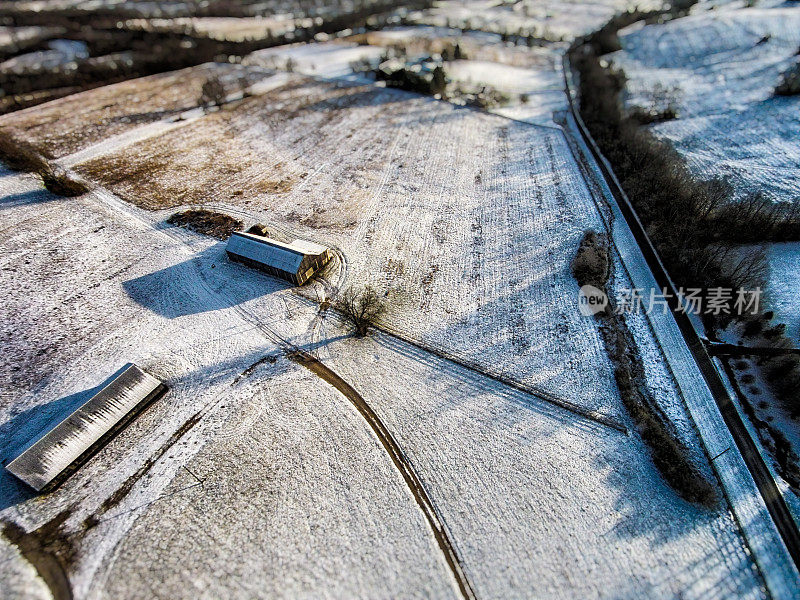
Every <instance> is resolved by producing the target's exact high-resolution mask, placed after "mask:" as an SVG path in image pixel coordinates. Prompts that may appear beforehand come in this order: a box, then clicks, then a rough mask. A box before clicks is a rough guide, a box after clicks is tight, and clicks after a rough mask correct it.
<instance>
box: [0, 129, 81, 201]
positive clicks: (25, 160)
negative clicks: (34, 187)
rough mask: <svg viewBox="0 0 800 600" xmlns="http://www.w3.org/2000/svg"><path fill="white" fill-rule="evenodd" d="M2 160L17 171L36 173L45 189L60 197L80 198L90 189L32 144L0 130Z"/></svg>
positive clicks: (0, 157)
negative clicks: (51, 161) (52, 162)
mask: <svg viewBox="0 0 800 600" xmlns="http://www.w3.org/2000/svg"><path fill="white" fill-rule="evenodd" d="M0 160H2V161H3V162H4V163H6V165H8V166H9V167H11V168H12V169H14V170H17V171H26V172H30V173H36V174H38V175H39V177H41V178H42V183H43V184H44V187H46V188H47V189H48V190H50V191H51V192H53V193H54V194H56V195H58V196H67V197H73V196H80V195H81V194H85V193H86V192H88V191H89V187H88V186H87V185H86V184H85V183H84V182H83V181H81V180H78V179H76V178H75V177H74V176H73V175H71V174H70V173H69V171H67V170H66V169H62V168H61V167H57V166H54V165H52V164H51V163H50V162H48V160H47V159H46V158H44V157H43V156H42V155H41V154H40V153H39V152H38V151H37V150H36V148H34V147H33V146H32V145H31V144H29V143H28V142H26V141H24V140H19V139H15V138H14V137H13V136H11V135H10V134H9V133H8V131H4V130H0Z"/></svg>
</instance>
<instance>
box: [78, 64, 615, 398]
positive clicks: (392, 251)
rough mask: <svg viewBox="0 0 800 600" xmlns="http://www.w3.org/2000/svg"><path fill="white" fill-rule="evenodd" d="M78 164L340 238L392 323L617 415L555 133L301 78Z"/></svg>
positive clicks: (579, 197) (580, 185) (578, 194)
mask: <svg viewBox="0 0 800 600" xmlns="http://www.w3.org/2000/svg"><path fill="white" fill-rule="evenodd" d="M223 156H224V159H223V158H222V157H223ZM77 169H78V170H79V171H80V172H82V173H84V174H86V175H88V176H89V177H96V178H98V179H99V180H100V181H103V182H104V183H106V184H108V185H110V186H111V187H112V189H113V190H114V191H115V192H117V193H118V194H120V195H121V196H122V197H123V198H125V199H127V200H129V201H130V202H133V203H137V204H139V205H141V206H145V207H148V208H159V207H165V206H178V205H181V204H209V203H224V204H227V205H231V206H237V207H239V208H240V209H241V208H247V209H248V210H253V211H257V213H256V214H258V215H260V217H259V218H260V219H262V220H264V221H265V222H266V223H276V224H279V225H283V226H286V227H291V228H294V229H296V231H297V233H298V234H299V235H300V236H301V237H307V238H310V239H315V240H317V241H321V242H323V243H326V244H329V245H334V246H336V247H338V248H340V249H341V250H342V251H343V252H344V254H345V256H346V257H347V271H348V279H349V280H350V281H352V282H357V283H361V284H363V283H372V284H374V285H376V286H377V287H378V288H379V289H381V290H382V291H385V292H386V293H388V294H389V297H390V305H391V310H390V312H389V314H388V315H387V318H386V323H387V325H390V326H392V327H395V328H397V329H399V330H400V331H403V332H404V333H405V334H407V335H409V336H411V337H413V338H415V339H419V340H422V341H424V342H426V343H428V344H432V345H434V346H436V347H438V348H441V349H443V350H445V351H447V352H452V353H454V354H457V355H459V356H462V357H464V358H466V359H468V360H470V361H477V362H479V363H481V364H485V365H491V366H492V367H493V368H494V369H496V370H498V371H501V372H503V373H505V374H506V375H508V376H509V377H512V378H514V379H518V380H520V381H524V382H526V383H529V384H532V385H537V386H541V387H542V388H543V389H546V390H548V391H550V392H552V393H554V394H556V395H558V396H561V397H564V398H567V399H569V400H570V401H573V402H577V403H580V404H581V405H584V406H586V407H589V408H591V409H593V410H598V411H601V412H609V413H615V412H617V411H618V407H617V406H616V402H615V401H614V400H613V398H614V397H615V396H616V392H615V387H614V383H613V377H612V373H611V367H610V364H609V362H608V359H607V358H606V357H605V351H604V350H603V347H602V343H601V342H600V339H599V336H598V334H597V332H596V329H595V327H594V324H593V323H592V322H591V321H590V320H586V319H584V318H583V317H581V316H580V314H579V313H578V312H577V311H576V310H575V302H576V301H577V286H576V284H575V282H574V281H573V278H572V276H571V274H570V272H569V261H570V260H571V256H572V253H573V251H574V248H575V247H576V245H577V242H578V240H579V239H580V236H581V235H582V232H583V230H585V229H586V228H589V227H595V228H596V227H600V226H601V222H600V221H599V217H598V215H597V213H596V210H595V208H594V204H593V202H592V199H591V197H590V195H589V194H588V191H587V189H586V186H585V184H584V182H583V180H582V178H581V176H580V172H579V171H578V170H577V169H576V168H575V166H574V162H573V159H572V155H571V154H570V151H569V148H568V147H567V145H566V143H565V141H564V137H563V135H562V134H561V133H560V132H559V131H556V130H551V129H545V128H537V127H532V126H530V125H525V124H519V123H515V122H511V121H508V120H507V119H503V118H500V117H497V116H494V115H488V114H485V113H482V112H479V111H474V110H469V109H464V108H457V107H454V106H452V105H450V104H447V103H442V102H436V101H434V100H431V99H429V98H424V97H420V96H416V95H413V94H409V93H406V92H401V91H398V90H392V89H381V88H375V87H373V86H353V85H350V84H342V83H333V82H318V81H314V80H311V79H308V78H303V77H300V76H295V77H294V78H292V80H291V81H290V82H289V83H286V84H285V85H283V86H281V87H278V88H276V89H275V90H273V91H272V92H269V93H267V94H265V95H263V96H259V97H258V98H252V99H247V100H245V101H244V102H242V103H241V104H239V105H238V106H236V107H232V108H231V109H230V110H225V111H220V112H218V113H213V114H211V115H208V116H206V117H204V118H202V119H199V120H197V121H194V122H192V123H190V124H188V125H186V126H184V127H181V128H179V129H174V130H172V131H170V132H167V133H165V134H163V135H161V136H158V137H154V138H150V139H148V140H145V141H143V142H140V143H138V144H134V145H131V146H128V147H126V148H123V149H121V150H120V151H118V152H116V153H112V154H110V155H106V156H103V157H99V158H97V159H95V160H93V161H90V162H88V163H84V164H82V165H78V166H77ZM553 356H560V357H563V360H559V361H553ZM567 374H568V375H567Z"/></svg>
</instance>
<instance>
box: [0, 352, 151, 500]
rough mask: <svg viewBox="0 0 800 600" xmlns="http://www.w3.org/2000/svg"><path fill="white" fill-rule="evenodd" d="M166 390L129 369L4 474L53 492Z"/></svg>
mask: <svg viewBox="0 0 800 600" xmlns="http://www.w3.org/2000/svg"><path fill="white" fill-rule="evenodd" d="M166 390H167V386H166V385H164V384H163V383H162V382H161V381H159V380H158V379H156V378H155V377H153V376H152V375H149V374H148V373H145V372H144V371H142V370H141V369H140V368H139V367H137V366H136V365H134V364H128V365H126V366H125V367H124V368H123V370H122V371H121V372H120V374H119V375H117V376H116V377H115V378H114V379H113V380H112V381H111V382H110V383H108V384H107V385H106V386H104V387H103V389H101V390H100V391H99V392H97V394H95V395H94V396H92V397H91V398H90V399H89V400H88V401H86V402H85V403H84V404H83V405H81V406H80V407H79V408H78V409H77V410H76V411H75V412H73V413H72V414H71V415H69V416H68V417H67V418H66V419H64V420H63V421H61V422H60V423H59V424H58V425H56V426H55V427H54V428H53V429H51V430H50V431H48V432H47V433H46V434H44V435H43V436H42V437H41V438H40V439H39V440H38V441H36V442H35V443H34V444H33V445H32V446H30V447H29V448H28V449H27V450H25V452H23V453H22V454H20V455H19V456H18V457H17V458H15V459H14V460H13V461H11V462H10V463H9V464H8V465H6V469H7V470H8V471H9V472H11V473H12V474H14V475H15V476H16V477H18V478H19V479H21V480H22V481H24V482H25V483H27V484H28V485H29V486H31V487H32V488H33V489H35V490H36V491H45V490H50V489H52V488H54V487H56V486H57V485H58V484H60V483H61V482H63V481H64V480H65V479H66V478H67V477H69V476H70V475H71V474H72V473H74V472H75V471H76V470H77V469H78V468H79V467H80V466H81V465H82V464H83V463H85V462H86V461H87V460H89V458H91V457H92V456H93V455H94V454H95V453H96V452H97V451H98V450H100V448H102V447H103V446H104V445H105V444H106V443H107V442H108V441H109V440H110V439H111V438H112V437H113V436H114V435H115V434H116V433H118V432H119V431H120V430H121V429H122V428H123V427H125V425H127V424H128V423H129V422H130V421H131V419H133V418H134V417H135V416H136V415H137V414H138V413H139V412H141V411H142V409H144V408H145V407H146V406H147V405H148V404H150V403H151V402H152V401H153V400H155V399H156V398H158V397H159V396H160V395H161V394H163V393H164V392H165V391H166Z"/></svg>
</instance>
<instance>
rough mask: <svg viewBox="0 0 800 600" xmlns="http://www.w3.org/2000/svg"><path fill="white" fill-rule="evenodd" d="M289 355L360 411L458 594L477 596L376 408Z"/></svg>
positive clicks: (319, 367) (323, 370)
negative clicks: (417, 509) (435, 545)
mask: <svg viewBox="0 0 800 600" xmlns="http://www.w3.org/2000/svg"><path fill="white" fill-rule="evenodd" d="M289 358H290V359H291V360H293V361H295V362H296V363H297V364H299V365H302V366H303V367H305V368H306V369H308V370H309V371H311V372H312V373H314V374H315V375H317V376H318V377H319V378H320V379H322V380H323V381H325V382H327V383H329V384H330V385H332V386H333V387H334V388H336V389H337V390H338V391H339V392H340V393H341V394H342V395H343V396H345V397H346V398H347V399H348V400H350V402H352V403H353V406H355V407H356V409H357V410H358V412H359V413H361V415H362V416H363V417H364V420H365V421H367V423H368V424H369V426H370V427H371V428H372V431H373V432H374V433H375V435H376V436H377V437H378V439H379V440H380V442H381V444H382V445H383V448H384V450H386V453H387V454H388V455H389V456H390V457H391V459H392V462H393V463H394V465H395V467H396V468H397V470H398V471H399V472H400V474H401V475H402V476H403V479H404V480H405V482H406V485H408V489H409V490H410V491H411V493H412V494H413V496H414V499H415V500H416V501H417V504H418V505H419V507H420V509H421V510H422V512H423V514H424V515H425V519H426V520H427V521H428V524H429V525H430V527H431V530H432V531H433V534H434V537H436V542H437V543H438V544H439V548H440V549H441V551H442V553H443V554H444V557H445V560H446V561H447V565H448V566H449V567H450V571H451V572H452V573H453V577H455V580H456V583H457V584H458V589H459V591H460V592H461V596H462V597H463V598H466V599H468V600H469V599H473V598H476V595H475V591H474V590H473V588H472V584H471V583H470V581H469V579H468V578H467V575H466V573H465V571H464V566H463V564H462V560H461V557H460V556H459V553H458V550H457V549H456V546H455V544H454V543H453V541H452V540H451V539H450V535H449V533H448V532H447V529H446V528H445V525H444V523H443V521H442V519H441V517H440V516H439V512H438V511H437V510H436V507H435V506H434V504H433V502H432V501H431V499H430V497H429V496H428V493H427V492H426V491H425V486H424V485H423V484H422V481H420V479H419V477H418V476H417V474H416V472H415V471H414V467H413V465H412V464H411V462H410V461H409V459H408V457H407V456H406V455H405V453H404V452H403V451H402V449H401V448H400V445H399V444H398V443H397V441H396V440H395V439H394V436H392V434H391V433H390V432H389V430H388V429H387V428H386V426H385V425H384V424H383V422H382V421H381V419H380V417H379V416H378V415H377V414H376V413H375V411H373V410H372V408H370V406H369V404H367V402H366V401H365V400H364V398H363V397H362V396H361V394H359V393H358V392H357V391H356V390H355V389H353V387H352V386H351V385H350V384H348V383H347V382H346V381H345V380H343V379H342V378H341V377H339V375H337V374H336V373H335V372H334V371H333V370H331V369H330V368H328V367H327V366H325V365H324V364H323V363H322V362H321V361H319V360H317V359H316V358H314V357H313V356H311V355H310V354H309V353H307V352H303V351H300V350H298V351H297V352H294V353H292V354H290V355H289Z"/></svg>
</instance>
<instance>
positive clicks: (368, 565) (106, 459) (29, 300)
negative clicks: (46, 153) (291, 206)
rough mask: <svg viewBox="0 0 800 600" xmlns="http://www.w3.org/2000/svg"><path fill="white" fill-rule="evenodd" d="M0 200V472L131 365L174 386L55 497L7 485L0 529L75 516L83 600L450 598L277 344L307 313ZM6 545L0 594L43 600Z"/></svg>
mask: <svg viewBox="0 0 800 600" xmlns="http://www.w3.org/2000/svg"><path fill="white" fill-rule="evenodd" d="M0 189H1V190H2V197H3V203H2V207H1V208H0V210H2V215H3V222H4V229H3V232H2V244H3V248H4V254H3V261H4V264H3V270H2V272H0V278H2V285H3V288H4V289H6V295H5V296H6V298H5V302H4V303H3V308H2V317H3V318H2V326H3V337H4V339H5V340H7V341H6V343H5V344H4V350H3V358H4V360H3V361H2V365H1V366H0V382H1V384H2V385H1V386H0V387H1V388H2V396H0V431H1V432H2V436H0V444H2V445H1V446H0V451H1V452H2V461H3V463H5V462H7V461H8V460H9V459H10V458H12V457H13V456H14V455H15V453H16V451H17V450H18V448H19V447H20V445H22V444H24V443H25V442H27V441H28V440H29V439H30V438H31V437H33V436H35V435H36V434H37V433H38V432H39V431H40V430H41V429H42V428H44V427H45V426H46V425H47V424H48V423H49V422H52V421H53V420H58V419H59V418H60V417H63V416H64V413H65V412H69V411H68V407H70V406H73V405H74V404H76V403H79V402H80V400H81V398H85V397H86V395H87V394H90V393H91V389H92V388H93V387H94V386H97V385H99V384H101V383H102V381H103V380H104V379H105V378H106V377H108V376H109V375H110V374H112V373H113V372H114V371H115V370H116V369H118V368H119V367H120V366H121V365H122V364H124V363H125V362H127V361H129V360H130V361H134V362H136V363H138V364H139V365H141V366H142V367H144V368H146V369H147V370H148V371H150V372H152V373H153V374H155V375H157V376H158V377H160V378H162V379H164V380H165V381H166V382H167V383H168V385H169V386H170V391H169V392H168V393H167V395H166V396H164V397H163V398H162V399H160V400H159V401H157V402H156V403H155V404H153V405H152V406H151V407H150V408H149V409H148V410H147V411H145V412H144V413H143V414H142V415H140V416H139V417H138V418H137V419H136V420H135V421H134V422H133V423H132V424H131V425H129V426H128V427H127V428H126V429H125V430H124V431H123V432H122V433H121V434H120V435H118V436H117V437H116V438H115V439H114V440H113V441H112V442H111V444H110V445H108V446H107V447H106V448H105V449H104V450H103V451H102V452H101V453H100V454H98V455H97V456H96V457H95V458H94V459H92V460H91V461H90V462H89V463H87V464H86V465H85V466H84V467H82V468H81V469H80V471H79V472H77V473H76V474H75V475H74V476H73V477H72V478H71V479H69V480H68V481H67V482H66V483H65V484H64V485H63V486H62V487H61V488H59V489H58V490H57V491H56V492H54V493H53V494H50V495H47V496H45V497H42V498H32V497H31V494H30V493H29V492H28V491H26V489H25V488H24V486H23V485H22V484H21V483H19V482H17V481H16V480H15V479H14V478H13V477H12V476H11V475H10V474H8V473H7V472H5V471H2V473H0V480H1V482H2V483H0V518H2V519H4V520H5V519H8V520H12V521H14V522H15V523H18V524H19V525H21V526H23V527H24V528H25V529H26V530H31V529H34V528H35V527H37V526H39V525H41V524H42V523H44V522H46V521H47V520H49V519H51V518H53V517H54V516H55V515H56V514H57V513H58V512H60V511H61V510H65V509H67V510H71V517H70V518H69V520H68V521H67V523H66V532H67V533H68V534H69V535H70V540H71V544H72V545H73V547H75V548H78V547H79V548H80V551H79V552H78V553H77V554H76V555H75V557H74V558H73V560H72V562H71V563H70V564H69V566H68V574H69V576H70V580H71V582H72V586H73V591H74V594H75V597H80V598H109V597H114V598H117V597H132V598H133V597H152V595H153V592H152V589H159V590H160V592H159V593H162V594H165V595H169V596H170V597H175V598H196V597H197V595H198V594H200V595H203V596H206V597H239V598H249V597H253V596H254V595H259V594H263V593H267V591H269V595H273V596H274V595H280V594H284V595H287V596H296V595H305V596H309V597H321V596H323V595H326V594H332V595H335V596H339V597H362V598H366V597H374V596H375V595H380V596H385V597H397V596H401V595H402V596H408V597H419V598H423V597H435V598H452V597H454V596H455V594H454V588H453V586H452V584H451V580H450V578H449V573H448V571H447V567H446V565H445V563H444V560H443V559H442V556H441V552H440V551H439V549H438V547H437V546H436V543H435V541H434V539H433V537H432V536H431V534H430V531H429V529H428V528H427V525H426V523H425V521H424V518H423V517H422V514H421V513H420V512H419V510H418V509H417V506H416V503H415V501H414V499H413V497H412V496H411V494H410V492H409V491H408V490H407V488H406V487H405V484H404V482H403V480H402V478H401V477H400V476H399V475H398V474H397V473H396V472H395V470H394V467H393V465H392V463H391V461H389V460H388V459H387V457H386V455H385V453H384V451H383V449H382V447H381V446H380V444H379V442H378V441H377V439H375V438H374V437H373V436H372V434H371V432H370V429H369V427H368V426H367V425H366V423H365V422H364V421H363V419H362V418H361V417H360V415H359V414H358V413H357V412H356V411H355V410H354V409H353V408H352V407H351V405H350V404H349V402H348V401H347V400H346V399H344V398H343V397H341V396H339V395H338V394H337V393H336V392H335V391H334V390H333V389H332V388H330V387H328V386H327V385H326V384H324V383H322V382H321V381H319V380H317V379H315V378H312V377H311V376H310V374H309V373H308V372H307V371H305V370H304V369H302V368H301V367H299V366H298V365H295V364H294V363H292V362H289V361H288V360H287V359H286V358H285V357H284V356H283V354H282V352H281V351H280V349H279V348H278V347H277V346H276V344H275V341H274V339H275V338H274V335H278V336H281V337H285V338H287V339H294V338H297V340H296V341H297V342H298V343H300V342H302V341H303V340H304V339H306V337H305V336H306V331H307V330H306V328H307V327H308V326H309V324H310V323H311V318H312V317H313V315H314V307H313V306H312V307H309V305H308V304H305V303H300V302H298V300H297V299H296V298H294V297H293V294H291V292H290V291H289V290H288V289H287V288H286V287H285V286H284V285H283V284H282V283H280V282H278V281H276V280H273V279H270V278H268V277H265V276H263V275H261V274H259V273H256V272H254V271H252V270H249V269H247V268H244V267H241V266H239V265H235V264H232V263H229V262H228V261H227V260H226V259H225V255H224V247H223V244H222V243H219V242H215V241H212V240H210V239H202V238H201V237H200V236H196V235H192V234H189V233H187V232H185V231H182V230H172V229H168V230H167V232H168V233H170V235H166V234H165V233H164V232H163V231H159V229H160V227H159V226H158V222H159V220H160V218H161V217H160V216H159V215H145V214H143V213H142V212H141V211H138V210H136V209H128V208H127V207H125V206H124V205H122V204H121V203H119V202H117V201H115V200H114V199H113V198H110V197H107V195H105V194H103V193H102V192H98V193H97V194H98V195H90V196H84V197H82V198H79V199H73V200H69V201H64V200H61V199H58V198H56V197H53V196H51V195H49V194H48V193H47V192H45V191H43V190H39V189H38V187H37V184H36V183H35V181H34V180H33V179H32V178H30V177H28V176H22V175H10V174H8V173H7V172H3V174H2V178H0ZM252 315H255V316H252ZM256 325H258V326H259V327H265V328H267V330H268V331H274V332H275V334H274V335H273V336H267V337H264V335H263V334H262V330H261V329H259V328H257V327H256ZM193 415H200V418H199V420H198V421H197V423H196V425H194V426H190V427H189V429H188V430H186V431H185V432H184V434H183V435H181V436H179V437H178V438H177V439H175V438H174V436H175V432H176V431H179V430H180V428H181V426H184V427H185V424H186V423H191V421H192V418H193ZM171 438H173V439H171ZM148 461H151V462H152V465H151V466H150V468H149V469H148V468H145V469H144V471H141V469H143V468H144V467H146V465H147V464H148ZM187 468H188V470H187ZM137 471H139V473H138V475H137ZM132 476H133V477H135V479H134V480H133V481H134V484H133V486H132V487H130V489H129V491H128V492H127V493H126V494H125V493H123V494H122V497H119V490H124V489H125V482H126V481H128V480H129V478H131V477H132ZM195 477H199V478H202V479H203V485H202V486H199V485H197V484H198V480H197V479H195ZM115 491H116V492H117V494H115ZM115 496H116V497H115ZM87 517H91V519H92V520H93V522H96V523H97V524H96V525H94V526H93V527H92V528H91V529H89V530H88V531H86V530H85V529H84V526H83V525H82V523H83V522H84V520H85V519H86V518H87ZM0 547H2V556H3V558H4V559H6V557H8V560H4V561H3V563H1V564H0V573H2V576H0V580H1V581H2V582H3V583H2V584H0V595H2V596H3V597H4V598H10V597H14V596H15V595H16V594H17V593H19V594H20V597H21V596H22V595H23V592H22V590H28V591H29V592H30V593H31V594H33V593H35V592H37V590H38V587H37V584H35V582H32V580H31V573H30V572H29V571H30V568H29V567H27V566H26V565H25V563H23V562H21V559H19V558H18V557H15V555H14V550H13V549H12V548H11V547H9V546H8V544H7V542H6V541H5V540H4V539H3V540H2V541H0ZM150 586H154V587H153V588H151V587H150ZM24 595H25V597H27V592H25V593H24Z"/></svg>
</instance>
